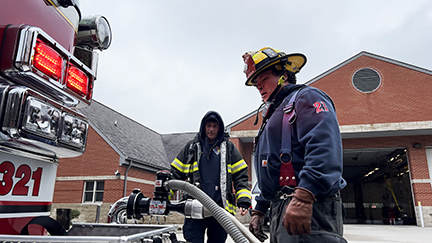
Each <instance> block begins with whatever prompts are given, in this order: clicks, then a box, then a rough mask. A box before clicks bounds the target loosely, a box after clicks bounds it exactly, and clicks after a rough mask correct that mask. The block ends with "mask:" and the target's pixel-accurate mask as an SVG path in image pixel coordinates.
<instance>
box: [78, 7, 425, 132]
mask: <svg viewBox="0 0 432 243" xmlns="http://www.w3.org/2000/svg"><path fill="white" fill-rule="evenodd" d="M80 6H81V10H82V14H83V16H87V15H94V14H101V15H104V16H105V17H107V19H108V21H109V23H110V25H111V29H112V32H113V40H112V43H111V47H110V48H109V49H108V50H106V51H104V52H101V53H100V57H99V69H98V79H97V81H96V83H95V88H94V96H93V97H94V99H95V100H97V101H99V102H101V103H103V104H105V105H107V106H108V107H111V108H112V109H114V110H116V111H118V112H120V113H122V114H123V115H125V116H127V117H130V118H131V119H133V120H135V121H137V122H139V123H141V124H143V125H145V126H147V127H148V128H150V129H152V130H154V131H156V132H159V133H162V134H165V133H181V132H195V131H197V130H198V129H199V124H200V121H201V118H202V117H203V116H204V114H205V113H206V112H207V111H209V110H215V111H218V112H219V113H220V114H221V115H222V117H223V119H224V122H225V124H229V123H231V122H233V121H235V120H237V119H239V118H241V117H243V116H244V115H247V114H249V113H250V112H252V111H254V110H255V109H257V108H258V106H259V105H260V104H261V98H260V95H259V93H258V92H257V90H256V89H255V88H253V87H247V86H245V85H244V82H245V75H244V73H243V60H242V58H241V56H242V54H243V53H245V52H246V51H251V50H259V49H261V48H262V47H267V46H269V47H273V48H275V49H278V50H281V51H284V52H286V53H294V52H300V53H303V54H305V55H306V56H307V58H308V61H307V64H306V65H305V66H304V68H303V69H302V71H301V72H300V73H299V74H298V75H297V79H298V82H299V83H304V82H307V81H309V80H310V79H312V78H314V77H316V76H318V75H320V74H321V73H323V72H325V71H327V70H328V69H330V68H332V67H334V66H336V65H338V64H339V63H341V62H343V61H345V60H347V59H349V58H351V57H352V56H354V55H356V54H358V53H359V52H361V51H367V52H371V53H374V54H378V55H381V56H385V57H388V58H391V59H396V60H399V61H402V62H406V63H409V64H412V65H416V66H419V67H422V68H426V69H432V62H431V58H432V47H431V45H432V1H430V0H410V1H402V0H361V1H360V0H350V1H347V0H327V1H321V0H310V1H306V0H305V1H299V0H297V1H291V0H265V1H264V0H262V1H258V0H217V1H216V0H214V1H207V0H152V1H150V0H121V1H120V0H80ZM429 88H430V87H429Z"/></svg>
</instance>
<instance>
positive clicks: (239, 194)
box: [236, 189, 252, 200]
mask: <svg viewBox="0 0 432 243" xmlns="http://www.w3.org/2000/svg"><path fill="white" fill-rule="evenodd" d="M236 197H237V200H238V199H239V198H241V197H247V198H249V199H252V195H251V192H250V191H249V190H248V189H241V190H239V191H238V192H236Z"/></svg>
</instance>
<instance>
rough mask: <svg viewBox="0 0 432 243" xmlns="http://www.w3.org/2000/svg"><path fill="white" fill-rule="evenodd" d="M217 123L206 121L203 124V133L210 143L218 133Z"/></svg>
mask: <svg viewBox="0 0 432 243" xmlns="http://www.w3.org/2000/svg"><path fill="white" fill-rule="evenodd" d="M218 131H219V123H217V122H214V121H208V122H206V124H205V133H206V136H207V138H208V140H209V142H210V143H213V142H214V141H215V140H216V138H217V135H218Z"/></svg>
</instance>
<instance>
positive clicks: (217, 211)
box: [166, 180, 248, 243]
mask: <svg viewBox="0 0 432 243" xmlns="http://www.w3.org/2000/svg"><path fill="white" fill-rule="evenodd" d="M166 186H167V187H168V188H169V189H174V190H182V191H185V192H187V193H189V194H190V195H191V196H193V197H194V198H196V199H197V200H198V201H199V202H200V203H202V205H204V207H205V208H207V209H208V210H209V211H210V212H211V213H212V214H213V216H214V217H215V219H216V220H217V221H218V222H219V223H220V225H221V226H222V227H223V228H224V229H225V230H226V231H227V232H228V234H229V235H230V236H231V238H233V240H234V242H236V243H237V242H239V243H243V242H244V243H248V241H247V240H246V238H245V237H244V235H243V234H242V233H241V232H240V230H239V229H238V228H237V227H236V225H235V224H234V223H233V222H232V221H231V220H230V218H229V217H227V215H226V214H225V212H224V211H225V209H223V208H221V207H220V206H219V205H217V204H216V202H215V201H213V199H211V198H210V197H209V196H208V195H207V194H205V193H203V192H202V191H201V190H200V189H199V188H198V187H196V186H194V185H192V184H190V183H188V182H185V181H180V180H169V181H167V182H166Z"/></svg>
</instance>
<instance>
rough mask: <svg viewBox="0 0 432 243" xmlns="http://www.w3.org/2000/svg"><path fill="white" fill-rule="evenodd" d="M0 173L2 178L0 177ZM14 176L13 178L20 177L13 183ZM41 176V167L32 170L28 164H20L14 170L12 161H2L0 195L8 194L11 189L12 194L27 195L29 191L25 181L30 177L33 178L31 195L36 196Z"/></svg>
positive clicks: (0, 166) (0, 165)
mask: <svg viewBox="0 0 432 243" xmlns="http://www.w3.org/2000/svg"><path fill="white" fill-rule="evenodd" d="M2 174H3V178H2V179H1V175H2ZM14 176H15V178H20V180H19V181H18V182H17V183H16V184H15V185H14V181H13V177H14ZM41 178H42V168H41V167H38V168H37V169H36V170H35V171H32V170H31V168H30V166H29V165H26V164H22V165H20V166H19V167H18V168H17V169H16V171H15V166H14V164H12V162H9V161H4V162H3V163H1V164H0V179H1V181H0V196H4V195H6V194H8V193H9V192H10V191H11V190H12V196H27V195H28V193H29V187H28V186H27V183H28V182H29V181H30V179H31V180H33V191H32V192H31V196H38V195H39V188H40V182H41Z"/></svg>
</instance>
